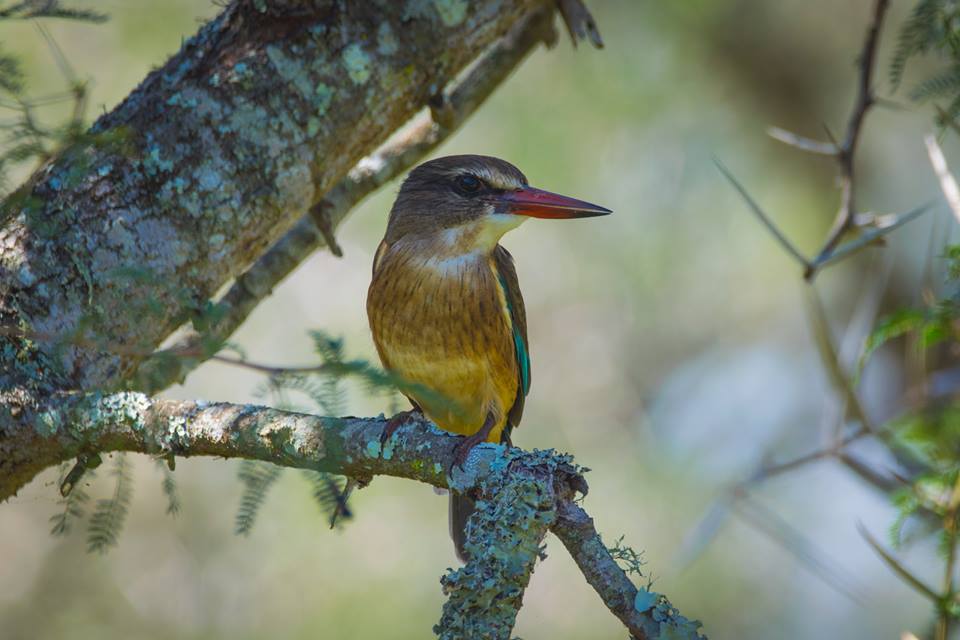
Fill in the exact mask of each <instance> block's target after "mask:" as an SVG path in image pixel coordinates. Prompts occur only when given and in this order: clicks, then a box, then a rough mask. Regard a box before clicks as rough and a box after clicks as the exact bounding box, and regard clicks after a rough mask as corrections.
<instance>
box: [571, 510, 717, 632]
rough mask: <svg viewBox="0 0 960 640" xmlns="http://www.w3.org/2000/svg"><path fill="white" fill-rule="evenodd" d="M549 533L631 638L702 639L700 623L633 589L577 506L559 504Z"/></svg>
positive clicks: (666, 602) (662, 598)
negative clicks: (564, 548) (554, 537)
mask: <svg viewBox="0 0 960 640" xmlns="http://www.w3.org/2000/svg"><path fill="white" fill-rule="evenodd" d="M552 531H553V532H554V533H555V534H556V536H557V537H558V538H560V541H561V542H562V543H563V546H565V547H566V548H567V551H569V552H570V555H571V556H573V559H574V561H575V562H576V563H577V566H578V567H580V571H582V572H583V576H584V577H585V578H586V579H587V582H588V583H590V586H592V587H593V588H594V590H596V592H597V594H598V595H599V596H600V598H601V599H602V600H603V603H604V604H605V605H607V608H608V609H610V611H611V612H612V613H613V615H615V616H617V618H619V619H620V621H621V622H623V624H624V625H625V626H626V627H627V629H629V630H630V633H631V634H632V635H633V637H634V638H637V639H638V640H642V639H644V638H651V639H652V638H700V637H704V636H701V635H700V632H699V628H700V623H699V622H697V621H695V620H688V619H687V618H685V617H684V616H682V615H681V614H680V612H679V611H678V610H677V609H676V607H674V606H673V605H672V604H671V603H670V601H669V600H668V599H667V597H666V596H665V595H662V594H659V593H655V592H653V591H650V590H648V589H637V587H636V585H634V584H633V582H631V581H630V579H629V578H628V577H627V576H626V574H624V572H623V569H621V568H620V566H619V565H618V564H617V562H616V561H615V560H614V559H613V557H612V556H611V555H610V551H609V550H608V549H607V547H606V545H605V544H603V540H601V539H600V534H599V533H597V530H596V529H595V528H594V526H593V519H592V518H591V517H590V516H589V515H587V512H586V511H584V510H583V509H582V508H581V507H579V506H577V505H576V504H574V503H573V502H569V501H567V502H561V503H559V504H558V514H557V521H556V523H555V524H554V525H553V527H552Z"/></svg>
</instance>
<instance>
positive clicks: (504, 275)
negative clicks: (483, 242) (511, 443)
mask: <svg viewBox="0 0 960 640" xmlns="http://www.w3.org/2000/svg"><path fill="white" fill-rule="evenodd" d="M493 260H494V265H495V266H496V268H497V277H498V278H499V279H500V286H502V287H503V292H504V297H505V298H506V299H507V310H508V311H509V312H510V320H511V322H512V324H513V327H512V329H513V345H514V348H515V352H516V356H517V368H518V369H519V371H520V380H519V381H518V382H519V384H518V385H517V397H516V399H515V400H514V402H513V406H512V407H510V412H509V414H508V418H509V422H510V426H512V427H516V426H517V425H519V424H520V418H521V417H522V416H523V402H524V398H525V397H526V395H527V393H529V392H530V350H529V348H528V345H529V344H530V343H529V342H528V341H527V311H526V309H525V308H524V306H523V296H522V295H520V281H519V280H517V270H516V268H515V267H514V266H513V256H511V255H510V252H509V251H507V250H506V249H504V248H503V247H501V246H500V245H497V248H496V249H494V251H493ZM504 433H506V434H507V438H509V433H508V432H507V431H505V432H504Z"/></svg>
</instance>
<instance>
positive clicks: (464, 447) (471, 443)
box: [450, 413, 497, 471]
mask: <svg viewBox="0 0 960 640" xmlns="http://www.w3.org/2000/svg"><path fill="white" fill-rule="evenodd" d="M496 422H497V419H496V417H494V415H493V413H488V414H487V419H486V420H485V421H484V423H483V426H482V427H480V431H477V432H476V433H475V434H473V435H470V436H464V438H463V440H461V441H460V442H458V443H457V445H456V446H455V447H454V448H453V465H452V466H451V469H450V470H451V471H452V470H453V467H460V468H461V469H463V465H464V463H466V461H467V458H469V457H470V452H471V451H473V448H474V447H475V446H477V445H478V444H480V443H481V442H486V441H487V439H488V438H489V437H490V432H491V431H492V430H493V425H494V424H496Z"/></svg>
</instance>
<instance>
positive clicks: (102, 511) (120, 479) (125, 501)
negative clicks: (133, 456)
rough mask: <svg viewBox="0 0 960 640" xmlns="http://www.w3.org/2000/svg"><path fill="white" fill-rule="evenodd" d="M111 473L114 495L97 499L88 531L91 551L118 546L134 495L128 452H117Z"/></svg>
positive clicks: (101, 550)
mask: <svg viewBox="0 0 960 640" xmlns="http://www.w3.org/2000/svg"><path fill="white" fill-rule="evenodd" d="M110 475H112V476H113V478H114V488H113V495H112V496H111V497H110V498H107V499H103V500H97V507H96V509H95V510H94V512H93V515H92V516H90V524H89V527H88V531H87V550H88V551H90V552H93V551H97V552H99V553H104V552H106V551H107V550H108V549H109V548H110V547H113V546H116V544H117V539H118V537H119V535H120V532H121V531H122V530H123V524H124V522H125V521H126V518H127V511H128V510H129V508H130V500H131V498H132V497H133V479H132V477H131V474H130V463H129V461H128V460H127V454H126V453H118V454H116V457H115V458H114V465H113V469H112V470H111V473H110ZM75 490H76V489H75Z"/></svg>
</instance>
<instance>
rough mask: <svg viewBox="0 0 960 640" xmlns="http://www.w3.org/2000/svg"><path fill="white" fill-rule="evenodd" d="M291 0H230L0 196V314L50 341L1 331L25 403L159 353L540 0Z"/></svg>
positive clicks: (16, 401)
mask: <svg viewBox="0 0 960 640" xmlns="http://www.w3.org/2000/svg"><path fill="white" fill-rule="evenodd" d="M287 5H289V3H287V2H276V3H274V2H270V1H268V0H263V1H260V0H258V1H253V0H250V1H243V2H240V1H237V2H234V3H232V4H230V5H229V6H228V7H227V8H226V9H225V11H224V12H223V13H221V14H220V15H219V16H218V17H217V18H215V19H214V20H212V21H211V22H209V23H208V24H207V25H205V26H204V27H203V28H201V30H200V31H199V33H198V34H197V35H196V36H195V37H193V38H192V39H191V40H189V41H188V42H186V43H185V44H184V46H183V48H182V49H181V51H180V52H179V53H177V54H176V55H174V56H173V57H171V58H170V60H168V61H167V63H166V64H165V65H164V66H163V67H161V68H160V69H157V70H156V71H154V72H153V73H151V74H150V75H149V76H148V77H147V79H146V80H145V81H144V82H143V83H142V84H141V85H140V87H138V88H137V90H135V91H134V92H133V93H132V94H131V95H130V96H129V97H128V98H127V99H126V100H125V101H124V102H123V103H122V104H121V105H120V106H119V107H117V108H116V109H115V110H114V111H113V112H111V113H109V114H107V115H105V116H103V117H102V118H100V120H99V121H98V122H97V123H96V124H95V125H94V127H93V129H92V130H91V133H90V135H88V136H86V137H85V138H84V139H83V140H82V141H81V142H79V143H77V144H76V145H74V146H72V147H70V148H68V149H66V150H65V151H64V153H63V154H62V155H61V156H60V157H59V158H57V159H55V160H53V161H51V162H50V163H48V164H46V165H45V166H44V167H43V168H41V170H40V171H38V172H37V173H36V174H35V175H34V176H33V178H31V180H30V181H29V182H28V183H27V184H26V185H24V187H22V188H21V189H20V190H19V191H17V192H16V193H15V194H13V196H11V197H10V198H8V200H7V201H6V202H5V203H4V206H3V209H2V212H0V325H5V326H15V327H18V328H20V329H23V330H25V331H26V332H27V333H29V334H31V335H49V336H57V337H58V339H54V340H30V339H27V338H23V337H18V336H9V335H8V336H0V343H2V346H3V348H0V404H3V405H5V406H8V407H9V406H15V407H18V409H16V411H27V412H28V411H29V410H30V409H31V406H32V404H35V403H37V402H39V398H42V397H43V396H44V395H47V394H49V393H51V392H56V391H63V390H68V389H82V390H93V389H111V388H116V387H118V386H122V385H123V384H124V382H125V380H127V379H128V378H129V377H130V375H131V373H132V372H133V370H134V369H135V367H136V364H137V359H136V358H131V357H129V356H123V355H121V354H118V353H117V352H116V351H115V350H111V349H110V346H111V345H122V346H125V347H129V348H136V349H137V350H138V351H140V352H148V353H149V352H151V351H153V350H154V349H156V347H157V345H159V344H160V342H161V341H162V340H163V339H164V338H165V337H166V336H167V335H169V334H170V333H171V332H172V331H173V330H174V329H175V328H176V327H178V326H180V325H181V324H183V323H184V321H189V320H191V319H197V318H202V316H203V314H204V313H205V304H206V301H207V300H209V299H210V298H211V297H212V296H213V295H214V294H215V293H216V291H217V290H219V289H220V287H221V286H222V285H223V284H224V283H226V282H227V281H229V280H230V279H231V278H233V277H234V276H235V275H237V274H239V273H240V272H242V270H243V269H244V268H245V267H246V266H247V265H249V264H251V263H252V262H253V261H254V260H256V259H257V258H258V257H259V256H260V255H261V254H262V253H263V252H264V251H265V250H266V249H267V248H268V247H269V246H271V245H272V244H273V243H274V242H275V241H276V240H277V239H279V238H280V237H281V236H282V235H283V234H284V233H285V232H286V231H287V230H289V229H290V228H291V227H292V226H293V224H294V223H295V222H296V220H297V218H298V217H299V215H300V214H302V212H304V211H306V210H307V209H309V208H310V206H311V205H313V204H314V203H316V202H318V201H320V200H321V199H322V198H323V196H324V195H326V194H327V193H328V192H330V190H331V189H332V188H333V187H334V186H335V185H336V184H338V183H339V182H340V181H341V180H343V178H344V176H346V175H347V173H348V172H349V171H350V170H351V168H353V167H355V166H356V165H357V163H358V162H359V160H360V159H361V158H362V157H364V156H366V155H368V154H370V153H371V152H372V151H373V150H374V149H376V148H377V147H378V146H379V145H380V144H382V143H383V142H384V141H386V140H387V138H388V137H389V136H390V135H391V134H392V133H393V132H394V131H396V130H397V129H399V128H400V127H401V126H402V125H403V124H404V123H406V122H407V121H409V120H410V118H411V117H413V116H414V115H416V114H417V113H418V112H419V111H420V110H421V109H422V108H423V107H424V106H425V105H427V104H428V103H429V101H430V99H431V97H433V96H434V94H436V92H437V90H438V89H439V88H442V87H445V86H447V85H449V84H450V83H451V82H452V81H453V79H454V78H455V77H457V75H458V74H459V73H460V72H461V71H462V70H463V69H464V68H465V67H466V66H467V65H468V64H469V63H470V62H472V61H473V60H475V59H476V58H477V57H478V56H479V55H480V54H481V53H483V52H484V51H485V50H486V49H487V48H488V47H489V46H490V45H491V44H492V43H494V42H495V41H497V40H498V39H499V38H500V37H502V36H503V35H504V34H506V33H507V32H508V31H509V30H510V28H511V27H512V26H513V25H515V24H516V23H517V22H518V21H519V20H521V19H524V18H527V17H529V16H530V15H531V14H533V13H536V12H539V11H541V10H543V8H544V7H545V6H546V2H545V0H506V1H504V2H493V1H490V0H488V1H481V2H473V3H469V4H467V3H463V4H462V5H461V4H457V6H458V7H460V9H458V10H456V11H452V10H451V11H446V10H444V11H441V10H439V9H436V8H435V7H434V5H432V4H425V5H423V7H424V8H423V9H422V11H420V12H415V14H410V13H409V12H408V11H407V8H406V7H407V5H406V3H387V4H385V5H382V6H380V5H376V6H374V5H370V4H366V3H347V4H340V3H330V2H313V3H312V4H311V6H312V7H313V10H312V11H308V12H306V13H305V14H304V15H298V16H296V18H295V19H293V18H291V17H290V16H288V15H285V14H284V11H283V7H286V6H287ZM265 8H269V9H271V11H266V12H264V10H265ZM277 11H279V12H280V14H281V15H277ZM248 284H249V282H248ZM78 335H80V336H82V337H84V338H86V341H77V340H73V339H72V338H74V337H76V336H78ZM91 344H93V345H102V346H100V347H91V346H88V345H91ZM10 417H11V416H10V414H9V412H5V411H0V424H3V423H4V422H5V421H9V419H10ZM2 447H3V442H2V433H0V448H2Z"/></svg>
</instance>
